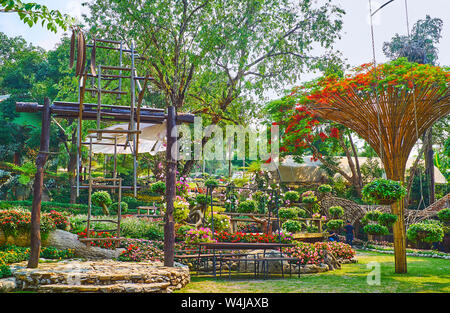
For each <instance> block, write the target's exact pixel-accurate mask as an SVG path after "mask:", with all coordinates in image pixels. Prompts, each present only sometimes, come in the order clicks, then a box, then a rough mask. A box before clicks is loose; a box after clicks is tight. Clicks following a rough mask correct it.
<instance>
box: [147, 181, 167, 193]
mask: <svg viewBox="0 0 450 313" xmlns="http://www.w3.org/2000/svg"><path fill="white" fill-rule="evenodd" d="M150 191H151V192H152V193H154V194H157V195H164V194H165V193H166V183H165V182H163V181H157V182H156V183H153V184H151V185H150Z"/></svg>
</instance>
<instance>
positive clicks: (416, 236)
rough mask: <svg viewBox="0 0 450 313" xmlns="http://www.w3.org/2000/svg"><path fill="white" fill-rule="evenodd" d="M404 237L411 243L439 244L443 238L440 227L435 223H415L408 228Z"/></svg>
mask: <svg viewBox="0 0 450 313" xmlns="http://www.w3.org/2000/svg"><path fill="white" fill-rule="evenodd" d="M406 236H407V237H408V239H409V240H411V241H414V242H416V241H423V242H427V243H433V242H439V241H442V239H443V238H444V231H443V230H442V227H441V226H439V225H438V224H435V223H417V224H412V225H411V226H409V228H408V230H407V231H406Z"/></svg>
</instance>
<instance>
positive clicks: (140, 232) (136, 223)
mask: <svg viewBox="0 0 450 313" xmlns="http://www.w3.org/2000/svg"><path fill="white" fill-rule="evenodd" d="M120 232H121V235H122V236H124V237H127V238H134V239H149V240H163V239H164V230H163V227H162V226H161V225H160V224H158V223H156V222H153V221H152V220H150V219H147V218H138V217H127V218H124V219H122V222H121V223H120Z"/></svg>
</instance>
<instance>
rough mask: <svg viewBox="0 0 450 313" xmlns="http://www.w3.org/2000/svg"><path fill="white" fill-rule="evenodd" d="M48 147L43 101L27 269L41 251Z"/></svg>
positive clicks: (47, 111)
mask: <svg viewBox="0 0 450 313" xmlns="http://www.w3.org/2000/svg"><path fill="white" fill-rule="evenodd" d="M49 146H50V100H49V99H48V98H45V99H44V108H43V110H42V128H41V146H40V149H39V154H38V155H37V158H36V175H35V176H34V184H33V204H32V210H31V229H30V239H31V242H30V246H31V251H30V259H29V260H28V267H29V268H36V267H38V263H39V254H40V251H41V231H40V226H41V200H42V186H43V184H44V166H45V163H46V162H47V159H48V150H49Z"/></svg>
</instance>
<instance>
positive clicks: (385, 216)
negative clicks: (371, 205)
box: [378, 213, 398, 228]
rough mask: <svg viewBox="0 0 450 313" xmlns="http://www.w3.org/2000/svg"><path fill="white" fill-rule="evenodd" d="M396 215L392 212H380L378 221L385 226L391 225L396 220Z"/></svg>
mask: <svg viewBox="0 0 450 313" xmlns="http://www.w3.org/2000/svg"><path fill="white" fill-rule="evenodd" d="M397 219H398V216H397V215H395V214H392V213H381V214H380V215H379V216H378V223H379V224H380V225H383V226H386V227H388V228H389V227H392V225H394V223H395V222H397Z"/></svg>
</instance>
